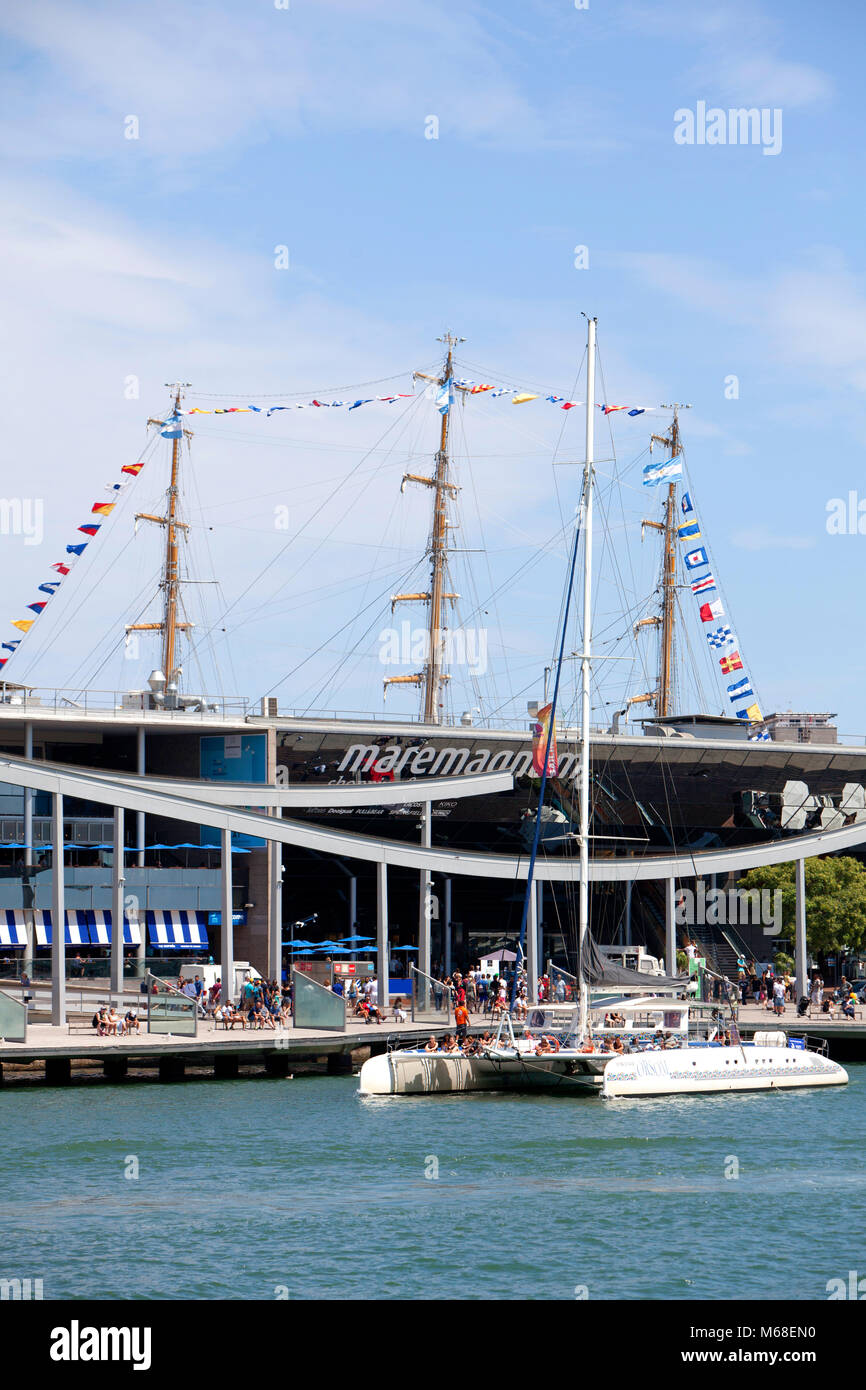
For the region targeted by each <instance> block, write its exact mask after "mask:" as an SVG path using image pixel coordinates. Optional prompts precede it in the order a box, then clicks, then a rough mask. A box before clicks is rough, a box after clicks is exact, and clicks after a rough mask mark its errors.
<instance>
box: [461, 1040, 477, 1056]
mask: <svg viewBox="0 0 866 1390" xmlns="http://www.w3.org/2000/svg"><path fill="white" fill-rule="evenodd" d="M477 1052H478V1039H477V1038H466V1039H464V1042H463V1056H464V1057H474V1056H475V1055H476V1053H477Z"/></svg>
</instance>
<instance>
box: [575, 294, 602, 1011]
mask: <svg viewBox="0 0 866 1390" xmlns="http://www.w3.org/2000/svg"><path fill="white" fill-rule="evenodd" d="M596 324H597V320H596V319H594V318H590V319H587V334H586V456H585V459H584V465H583V503H582V510H583V518H582V530H583V534H584V540H583V651H582V652H581V661H580V798H579V807H580V839H579V849H580V884H579V896H578V924H579V925H578V932H579V934H578V956H577V961H578V965H577V978H578V986H579V991H580V994H579V1013H578V1021H579V1033H580V1037H581V1038H584V1037H585V1035H586V1031H587V1020H588V1018H589V998H588V985H587V982H586V980H585V978H584V960H585V955H586V949H585V948H586V934H587V930H588V927H589V771H590V768H589V716H590V675H591V655H592V485H593V468H592V463H593V448H594V444H595V438H594V432H595V416H594V410H595V406H594V401H595V330H596Z"/></svg>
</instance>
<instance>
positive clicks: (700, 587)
mask: <svg viewBox="0 0 866 1390" xmlns="http://www.w3.org/2000/svg"><path fill="white" fill-rule="evenodd" d="M715 587H716V580H715V575H712V574H708V575H706V576H705V577H704V578H703V579H696V580H695V582H694V584H693V585H692V593H693V594H706V593H709V591H710V589H715Z"/></svg>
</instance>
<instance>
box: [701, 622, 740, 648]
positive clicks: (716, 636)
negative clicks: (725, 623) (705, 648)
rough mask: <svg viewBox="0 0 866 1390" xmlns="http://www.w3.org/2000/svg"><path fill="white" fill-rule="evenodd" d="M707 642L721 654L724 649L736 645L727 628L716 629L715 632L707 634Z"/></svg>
mask: <svg viewBox="0 0 866 1390" xmlns="http://www.w3.org/2000/svg"><path fill="white" fill-rule="evenodd" d="M707 641H708V642H709V644H710V646H711V647H713V648H714V650H715V651H717V652H723V651H724V650H725V647H735V646H736V645H737V639H736V637H735V636H734V634H733V632H732V631H731V629H730V628H729V627H717V628H716V630H715V632H708V633H707Z"/></svg>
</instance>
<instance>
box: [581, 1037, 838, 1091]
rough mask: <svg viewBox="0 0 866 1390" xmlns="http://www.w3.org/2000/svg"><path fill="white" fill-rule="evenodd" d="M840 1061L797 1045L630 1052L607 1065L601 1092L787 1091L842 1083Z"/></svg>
mask: <svg viewBox="0 0 866 1390" xmlns="http://www.w3.org/2000/svg"><path fill="white" fill-rule="evenodd" d="M847 1080H848V1073H847V1072H846V1071H845V1069H844V1067H840V1066H839V1064H838V1063H837V1062H831V1061H830V1060H829V1058H827V1057H824V1056H822V1055H821V1054H819V1053H815V1052H806V1051H801V1050H799V1049H797V1048H793V1047H772V1046H771V1047H751V1046H746V1047H710V1048H700V1049H698V1048H694V1049H693V1048H682V1049H680V1050H678V1051H675V1052H641V1053H630V1054H628V1055H627V1056H624V1057H614V1058H611V1060H610V1061H609V1062H608V1064H607V1066H606V1067H605V1069H604V1077H603V1080H602V1087H601V1094H602V1096H604V1097H605V1098H607V1099H613V1098H615V1097H618V1096H680V1095H682V1096H690V1095H708V1094H712V1093H714V1092H719V1091H789V1090H794V1089H796V1088H798V1087H803V1086H844V1085H845V1083H846V1082H847Z"/></svg>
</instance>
